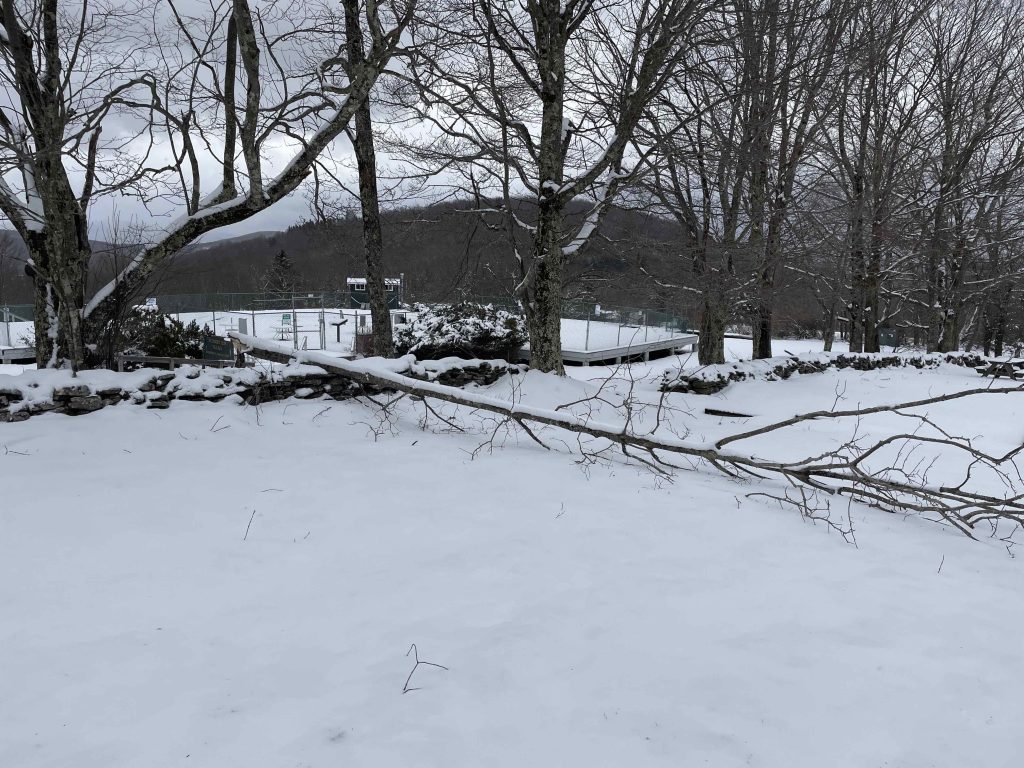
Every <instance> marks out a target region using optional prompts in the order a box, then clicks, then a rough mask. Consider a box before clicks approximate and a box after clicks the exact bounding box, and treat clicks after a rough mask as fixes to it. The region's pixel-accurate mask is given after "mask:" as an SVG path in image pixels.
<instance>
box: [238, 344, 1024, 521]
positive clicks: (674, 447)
mask: <svg viewBox="0 0 1024 768" xmlns="http://www.w3.org/2000/svg"><path fill="white" fill-rule="evenodd" d="M230 336H231V337H232V338H233V339H234V340H235V341H236V343H237V344H238V345H239V346H240V347H241V349H242V351H245V350H246V349H257V350H261V351H263V352H270V353H279V354H286V355H289V356H291V357H292V358H294V359H295V360H297V361H300V362H303V363H308V364H311V365H316V366H319V367H321V368H324V369H326V370H328V371H330V372H332V373H335V374H338V375H341V376H344V377H347V378H350V379H352V380H353V381H356V382H358V383H360V384H363V385H365V386H369V387H374V388H378V389H380V390H392V391H398V392H402V393H405V394H409V395H413V396H415V397H417V398H432V399H435V400H440V401H443V402H447V403H451V404H454V405H459V406H464V407H467V408H470V409H473V410H477V411H486V412H490V413H495V414H498V415H499V416H501V417H502V418H503V419H504V420H511V421H514V422H516V423H517V424H518V425H520V426H521V427H523V429H524V431H525V432H526V433H527V434H528V435H529V436H530V437H531V438H532V439H534V440H535V441H537V442H538V443H539V444H541V445H543V446H544V447H545V448H549V449H550V447H549V446H548V445H546V444H545V443H544V442H542V441H541V439H540V438H539V436H538V435H537V434H536V432H535V430H533V429H531V428H529V427H527V422H530V423H532V424H540V425H544V426H548V427H554V428H557V429H564V430H567V431H570V432H574V433H577V435H587V436H589V437H591V438H597V439H603V440H606V441H608V443H609V444H610V445H611V446H616V447H617V448H618V449H619V450H620V451H621V452H622V454H623V455H625V456H627V457H629V458H631V459H633V460H638V461H640V463H642V464H644V465H646V466H648V467H650V468H652V469H654V470H655V471H657V472H659V474H663V473H665V472H667V471H671V470H680V469H687V467H684V466H680V465H678V464H675V463H673V462H672V461H670V460H669V457H670V456H675V457H687V458H690V459H698V460H703V461H706V462H707V463H708V464H710V465H711V466H712V467H714V468H715V469H716V470H718V471H720V472H722V473H723V474H725V475H728V476H730V477H740V476H743V475H747V476H752V477H755V478H758V479H762V480H763V479H767V478H770V477H774V478H777V479H779V480H781V481H784V482H785V483H786V484H787V485H788V486H790V487H799V488H806V489H811V490H813V491H815V492H818V493H819V494H820V493H824V494H827V495H831V496H835V495H844V496H847V497H849V498H852V499H855V500H857V501H860V502H863V503H866V504H869V505H871V506H875V507H878V508H880V509H884V510H887V511H890V512H906V511H910V512H916V513H919V514H921V515H924V516H926V517H928V518H929V519H937V520H939V521H942V522H945V523H948V524H950V525H952V526H953V527H955V528H956V529H957V530H959V531H961V532H962V533H964V534H966V535H968V536H971V537H972V538H973V531H974V529H975V527H976V526H977V525H978V524H979V523H981V522H984V521H994V520H1006V521H1009V522H1012V523H1013V524H1014V525H1016V526H1021V527H1024V489H1020V488H1018V485H1017V484H1015V483H1014V482H1012V478H1010V477H1009V476H1008V475H1007V474H1006V473H1005V472H1004V471H1003V470H1002V469H1001V465H1002V464H1004V463H1009V464H1011V465H1013V467H1014V469H1017V467H1016V465H1015V464H1014V463H1013V462H1014V460H1015V458H1016V457H1017V455H1019V453H1020V451H1021V450H1022V447H1020V446H1019V447H1017V448H1014V449H1013V450H1011V451H1009V452H1007V453H1006V454H1004V455H1003V456H991V455H989V454H986V453H984V452H983V451H980V450H978V449H977V448H975V447H974V446H973V445H971V443H970V441H969V440H967V439H965V438H956V437H951V436H946V435H944V436H943V437H942V438H934V437H930V436H922V435H917V434H914V433H905V434H900V435H897V436H894V437H891V438H886V439H884V440H879V441H877V442H876V443H875V444H872V445H869V446H867V447H863V446H861V445H860V443H859V441H858V440H857V439H856V438H855V439H853V440H850V441H849V442H847V443H845V444H843V445H841V446H840V447H839V448H836V449H834V450H831V451H828V452H826V453H824V454H821V455H819V456H814V457H811V458H803V459H800V460H795V461H773V460H769V459H763V458H759V457H755V456H752V455H746V454H742V453H734V452H727V451H724V450H723V449H722V447H723V446H724V445H727V444H729V443H734V442H737V441H739V440H742V439H746V438H749V437H753V436H755V435H759V434H764V433H766V432H770V431H776V430H779V429H783V428H784V427H787V426H792V425H793V424H798V423H801V422H803V421H807V420H810V419H818V418H840V417H861V416H864V415H867V414H874V413H882V412H885V413H893V414H896V415H904V416H906V415H907V414H901V413H900V412H901V411H905V410H906V409H908V408H913V407H920V406H922V405H928V404H932V403H938V402H945V401H949V400H955V399H959V398H962V397H969V396H974V395H981V394H993V393H996V394H1011V393H1022V392H1024V387H1013V388H998V389H997V388H987V389H972V390H967V391H965V392H958V393H952V394H949V395H943V396H939V397H934V398H926V399H924V400H917V401H913V402H909V403H899V404H895V405H886V406H873V407H869V408H864V409H858V410H847V411H837V412H829V411H817V412H814V413H810V414H802V415H798V416H794V417H792V418H790V419H786V420H784V421H781V422H777V423H776V424H772V425H768V426H766V427H761V428H759V429H757V430H750V431H748V432H744V433H741V434H738V435H734V436H731V437H728V438H723V439H722V440H719V441H718V442H717V443H709V442H698V441H695V440H689V439H681V438H676V437H664V436H660V435H655V434H653V433H648V434H637V433H634V432H631V431H630V423H631V422H632V421H633V420H632V418H631V417H630V414H629V413H628V412H627V418H626V423H625V424H624V425H616V424H609V423H604V422H599V421H596V420H594V419H592V418H591V417H590V413H589V412H587V413H584V414H575V413H572V412H568V411H565V410H550V409H545V408H536V407H532V406H530V405H527V404H524V403H522V402H509V401H507V400H502V399H500V398H494V397H489V396H487V395H483V394H480V393H477V392H467V391H465V390H460V389H456V388H454V387H448V386H444V385H441V384H437V383H435V382H427V381H421V380H418V379H413V378H410V377H409V376H406V375H405V374H404V373H403V371H404V370H408V367H409V365H410V364H411V362H410V360H409V359H400V360H383V359H380V358H373V359H370V360H362V361H349V360H342V359H339V358H336V357H331V356H330V355H328V354H325V353H322V352H309V351H302V350H293V349H292V348H291V347H288V346H286V345H283V344H279V343H276V342H272V341H267V340H264V339H257V338H254V337H251V336H244V335H242V334H238V333H231V334H230ZM897 440H902V441H904V442H906V443H910V444H914V445H923V444H940V445H942V446H948V447H951V448H953V449H954V450H956V451H958V452H960V453H963V454H964V455H965V456H967V457H969V459H970V461H971V464H970V466H969V469H968V472H970V467H973V466H975V465H976V464H978V463H979V462H980V463H982V464H984V465H985V466H987V467H988V468H990V469H992V470H993V471H995V472H997V473H999V476H1000V478H1001V479H1002V480H1003V481H1004V482H1005V483H1006V484H1007V488H1008V491H1009V493H1008V494H1007V495H1006V496H1004V497H1002V498H1000V497H996V496H991V495H988V494H984V493H981V492H978V491H972V490H969V489H967V488H966V487H965V485H966V480H965V481H964V482H961V483H959V484H958V485H948V484H943V485H933V484H931V483H929V481H928V478H927V473H926V472H920V471H917V470H914V469H913V468H911V470H909V471H902V475H900V477H902V479H898V478H894V477H893V475H899V474H900V471H901V470H899V469H898V468H893V467H885V468H883V469H881V470H871V469H868V468H866V467H865V466H864V460H865V459H866V458H867V457H869V456H871V455H874V454H876V453H877V452H878V451H879V450H880V449H881V448H882V447H884V446H886V445H890V444H892V443H893V442H895V441H897ZM603 452H604V451H603V450H602V451H601V453H603ZM590 453H591V455H593V453H594V452H590ZM1018 476H1019V471H1018ZM776 498H779V497H776ZM796 498H799V499H800V500H801V502H803V500H804V499H805V498H809V497H805V496H803V495H800V496H798V497H795V496H792V495H790V496H783V497H782V500H783V502H785V503H789V504H793V503H794V500H795V499H796ZM804 512H805V514H806V516H807V517H809V518H811V519H818V518H819V517H820V515H819V514H818V511H817V508H815V509H807V510H804Z"/></svg>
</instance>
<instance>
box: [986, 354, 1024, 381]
mask: <svg viewBox="0 0 1024 768" xmlns="http://www.w3.org/2000/svg"><path fill="white" fill-rule="evenodd" d="M974 370H975V371H977V372H978V373H980V374H981V375H982V376H991V377H992V378H994V379H998V378H999V377H1000V376H1007V377H1009V378H1010V379H1012V380H1014V381H1016V380H1017V377H1018V376H1020V377H1021V378H1024V360H1022V359H1019V358H1016V359H1013V360H993V361H992V362H990V363H986V364H985V365H979V366H978V367H977V368H975V369H974Z"/></svg>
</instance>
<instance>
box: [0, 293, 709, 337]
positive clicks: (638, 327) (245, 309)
mask: <svg viewBox="0 0 1024 768" xmlns="http://www.w3.org/2000/svg"><path fill="white" fill-rule="evenodd" d="M459 300H460V301H471V302H474V303H479V304H491V305H493V306H495V307H499V308H501V309H506V310H508V311H510V312H514V313H518V314H521V313H522V307H521V305H520V303H519V302H518V301H517V300H516V299H514V298H512V297H510V296H467V297H464V298H462V299H459ZM451 303H455V301H452V300H451V299H448V300H432V299H427V298H424V297H419V299H418V301H416V302H415V303H414V304H412V305H407V306H408V307H409V308H408V309H397V310H392V313H391V316H392V323H393V324H394V325H401V324H403V323H406V322H409V321H410V320H412V319H413V318H414V317H415V311H414V310H413V309H412V307H413V306H415V304H424V305H427V306H436V305H439V304H451ZM140 306H142V307H147V308H150V309H153V310H158V311H160V312H163V313H164V314H165V315H169V316H172V317H174V318H176V319H178V320H180V321H181V322H183V323H185V324H188V323H190V322H193V321H194V322H195V323H196V324H197V325H198V326H199V327H200V328H207V329H209V330H210V331H211V332H213V333H215V334H218V335H224V334H226V333H228V332H229V331H236V332H239V333H245V334H249V335H252V336H257V337H260V338H266V339H275V340H277V341H283V342H290V343H291V344H292V346H293V347H294V348H295V349H310V350H325V349H330V350H338V351H342V352H352V351H354V350H355V347H356V345H357V341H358V339H357V337H358V336H360V335H365V334H369V333H370V332H371V331H372V319H371V318H370V312H369V310H367V309H361V308H354V307H353V306H352V299H351V296H350V294H349V293H348V292H347V291H342V290H334V291H299V292H295V293H179V294H163V295H160V294H158V295H156V296H153V297H150V298H147V299H145V300H144V301H143V302H142V303H141V304H140ZM562 318H563V320H562V336H563V342H564V346H565V347H566V348H567V349H575V350H581V351H590V350H594V349H605V348H609V347H622V346H628V345H629V344H635V343H640V342H648V341H656V340H659V339H662V338H668V337H671V336H673V335H680V334H684V333H686V332H687V331H688V330H689V329H690V328H691V327H692V326H691V324H690V319H689V317H688V316H686V315H684V314H680V313H677V312H673V311H671V310H669V309H664V308H662V309H654V308H649V307H647V308H645V307H631V306H624V305H611V304H604V303H597V302H582V301H565V302H563V305H562ZM31 323H32V306H31V305H18V306H13V305H12V306H0V344H2V345H4V346H20V345H21V342H20V341H19V339H20V338H21V337H24V336H26V334H27V335H29V336H30V335H31Z"/></svg>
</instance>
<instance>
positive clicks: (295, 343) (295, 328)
mask: <svg viewBox="0 0 1024 768" xmlns="http://www.w3.org/2000/svg"><path fill="white" fill-rule="evenodd" d="M298 319H299V318H298V317H296V316H295V294H294V293H293V294H292V349H296V350H297V349H298V348H299V324H298V322H296V321H297V320H298Z"/></svg>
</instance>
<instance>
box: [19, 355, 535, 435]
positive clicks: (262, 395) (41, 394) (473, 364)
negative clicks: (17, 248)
mask: <svg viewBox="0 0 1024 768" xmlns="http://www.w3.org/2000/svg"><path fill="white" fill-rule="evenodd" d="M391 362H393V363H396V364H397V366H396V367H397V369H400V371H399V372H401V373H404V374H405V375H407V376H410V377H412V378H416V379H421V380H423V381H436V382H438V383H440V384H445V385H447V386H453V387H465V386H470V385H479V386H486V385H488V384H493V383H494V382H495V381H497V380H498V379H499V378H501V377H502V376H505V375H509V374H517V373H520V372H521V371H524V370H525V369H526V367H525V366H522V365H512V364H509V363H506V362H505V361H503V360H462V359H458V358H447V359H444V360H426V361H417V360H416V358H415V357H413V356H412V355H407V356H405V357H404V358H401V359H400V360H397V361H391ZM376 392H377V390H375V389H374V388H372V387H370V386H368V385H365V384H362V383H358V382H355V381H353V380H352V379H350V378H347V377H345V376H341V375H338V374H336V373H328V372H327V371H325V370H324V369H323V368H319V367H317V366H313V365H300V364H291V365H286V366H272V367H269V368H267V369H261V370H257V369H254V368H220V369H213V368H200V367H199V366H198V365H189V366H182V367H181V368H178V369H177V370H175V371H163V370H154V369H151V368H143V369H140V370H137V371H132V372H130V373H116V372H114V371H82V372H80V373H79V374H78V376H77V377H72V375H71V373H70V372H69V371H57V370H44V371H25V372H23V373H21V374H19V375H18V376H0V422H10V421H24V420H25V419H27V418H29V417H31V416H35V415H38V414H41V413H50V412H54V413H64V414H68V415H72V416H77V415H81V414H85V413H93V412H94V411H98V410H100V409H102V408H106V407H107V406H110V405H117V404H119V403H132V404H134V405H140V406H144V407H146V408H167V407H168V406H169V405H170V404H171V401H172V400H209V401H218V400H224V399H227V398H234V399H235V400H236V401H237V402H238V403H240V404H246V405H258V404H260V403H263V402H268V401H272V400H283V399H286V398H289V397H297V398H300V399H312V398H317V397H330V398H332V399H335V400H346V399H349V398H352V397H358V396H360V395H365V394H375V393H376Z"/></svg>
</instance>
